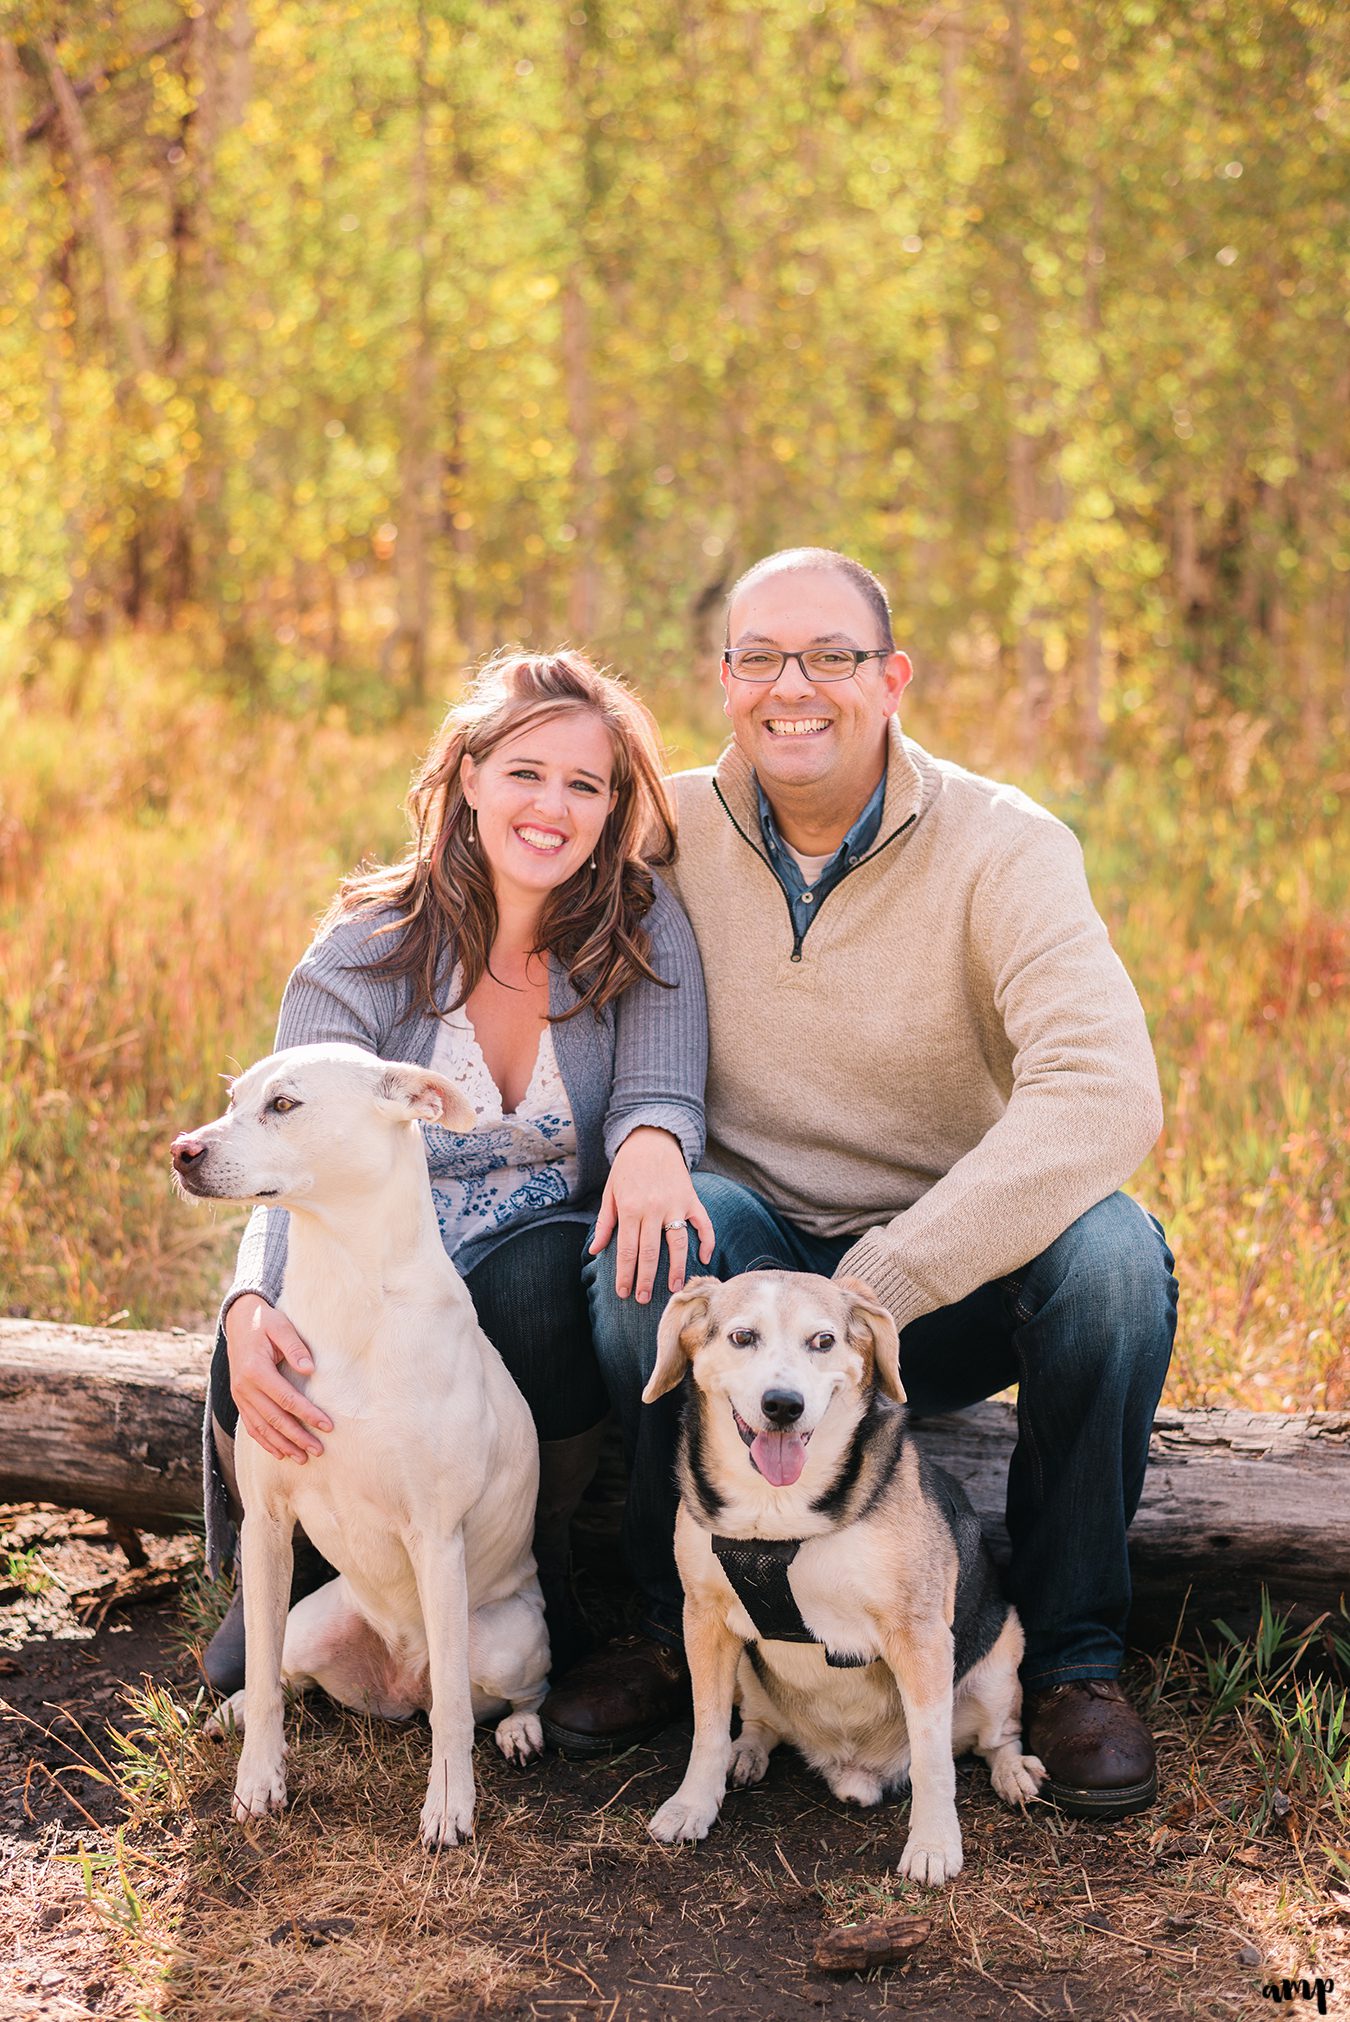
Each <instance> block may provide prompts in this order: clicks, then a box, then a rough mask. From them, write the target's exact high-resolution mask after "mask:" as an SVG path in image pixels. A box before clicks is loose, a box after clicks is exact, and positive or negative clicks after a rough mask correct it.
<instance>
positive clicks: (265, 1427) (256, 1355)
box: [225, 1292, 333, 1461]
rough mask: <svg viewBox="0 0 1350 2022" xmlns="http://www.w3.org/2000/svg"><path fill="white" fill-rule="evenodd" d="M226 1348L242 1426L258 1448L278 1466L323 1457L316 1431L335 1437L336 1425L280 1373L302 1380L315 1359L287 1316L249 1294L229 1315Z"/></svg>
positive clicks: (243, 1297)
mask: <svg viewBox="0 0 1350 2022" xmlns="http://www.w3.org/2000/svg"><path fill="white" fill-rule="evenodd" d="M225 1342H226V1346H227V1349H228V1352H229V1361H230V1390H231V1392H232V1393H233V1396H234V1401H235V1403H236V1404H237V1405H238V1406H239V1417H240V1421H241V1423H242V1424H243V1425H244V1426H245V1428H246V1429H247V1430H248V1431H249V1432H250V1433H251V1434H252V1435H253V1437H254V1439H256V1440H257V1442H258V1444H259V1446H261V1447H262V1448H263V1449H264V1450H265V1451H266V1452H268V1453H270V1454H272V1455H273V1456H274V1457H275V1458H276V1459H277V1460H298V1461H306V1460H308V1459H309V1456H310V1455H311V1454H312V1453H322V1452H323V1442H322V1440H320V1439H318V1438H316V1437H315V1430H317V1431H318V1432H331V1431H332V1430H333V1421H332V1419H331V1418H330V1417H329V1416H328V1414H327V1412H325V1411H321V1410H320V1409H319V1406H318V1405H317V1404H313V1403H311V1402H310V1400H309V1398H308V1397H306V1396H305V1394H304V1392H303V1391H300V1390H297V1389H296V1387H295V1385H294V1384H293V1383H288V1382H287V1381H286V1378H285V1377H284V1376H283V1375H282V1373H281V1364H282V1363H283V1362H285V1363H289V1365H290V1367H291V1368H292V1369H294V1370H296V1371H297V1372H298V1373H299V1374H300V1375H301V1376H309V1375H311V1374H312V1373H313V1369H314V1357H313V1356H312V1355H311V1354H310V1352H309V1349H308V1348H307V1347H306V1346H305V1344H304V1342H303V1341H302V1340H301V1339H300V1336H299V1335H298V1334H297V1333H296V1331H295V1329H294V1327H292V1325H291V1323H290V1321H289V1320H288V1319H287V1318H286V1315H285V1314H284V1313H279V1312H278V1311H277V1309H276V1307H275V1306H269V1305H268V1303H267V1301H266V1299H264V1298H262V1297H260V1296H259V1294H258V1293H256V1292H245V1293H244V1294H243V1296H242V1297H241V1298H238V1299H236V1300H235V1302H234V1304H233V1305H232V1306H231V1308H230V1310H229V1312H228V1313H227V1314H226V1315H225ZM311 1428H313V1429H311Z"/></svg>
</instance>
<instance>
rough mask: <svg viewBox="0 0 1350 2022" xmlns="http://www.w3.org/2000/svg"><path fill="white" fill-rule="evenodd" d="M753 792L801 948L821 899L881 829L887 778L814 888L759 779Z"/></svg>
mask: <svg viewBox="0 0 1350 2022" xmlns="http://www.w3.org/2000/svg"><path fill="white" fill-rule="evenodd" d="M755 792H756V793H757V794H758V796H759V832H760V834H761V835H762V836H763V838H764V849H765V853H766V854H767V856H768V859H769V862H770V863H771V864H772V865H773V868H774V870H775V872H776V873H777V877H778V882H779V884H780V885H781V886H782V887H783V890H784V892H785V893H786V895H787V902H788V910H789V911H790V912H791V914H792V931H793V934H794V936H795V937H796V941H797V945H798V947H800V946H801V943H802V942H803V940H804V939H805V938H806V930H807V928H808V927H809V926H810V924H811V922H812V920H813V919H814V918H815V916H816V912H817V909H818V908H819V906H820V902H821V900H822V899H824V898H825V897H827V895H828V894H829V893H830V892H832V891H833V890H834V888H835V886H836V885H837V884H838V883H839V882H840V880H841V879H843V878H846V877H847V876H848V874H849V872H850V871H851V870H852V869H853V867H854V865H855V864H857V863H861V861H862V859H863V858H864V857H865V856H866V855H867V852H868V851H869V850H870V849H871V847H872V845H873V843H874V842H875V841H876V839H877V830H878V829H879V828H880V827H881V809H882V803H883V802H884V801H885V798H886V775H885V773H884V772H883V773H882V775H881V778H880V779H879V780H878V782H877V790H876V792H875V793H874V794H873V795H872V798H871V799H870V800H869V801H868V803H867V805H866V807H865V808H864V809H863V811H862V813H861V814H860V815H859V816H858V819H857V820H856V821H855V822H854V824H853V826H852V828H851V829H850V830H849V832H848V834H847V835H846V836H845V837H844V840H843V841H842V842H841V843H840V845H839V847H838V849H837V850H836V851H835V853H834V855H833V856H832V857H831V858H830V861H829V862H828V863H827V864H826V866H825V868H824V870H823V871H822V872H821V874H820V876H819V877H818V878H817V879H816V881H815V883H814V884H813V885H808V884H807V882H806V879H805V878H804V877H803V876H802V874H801V870H800V868H799V867H798V864H797V860H796V858H795V857H794V856H793V855H792V853H791V851H790V850H789V849H788V847H787V845H786V843H785V842H784V841H783V838H782V836H781V835H779V833H778V824H777V822H776V821H775V820H774V818H773V809H772V808H771V807H770V806H769V799H768V795H767V794H766V793H765V791H764V788H763V787H762V786H761V785H760V783H759V781H758V779H756V781H755Z"/></svg>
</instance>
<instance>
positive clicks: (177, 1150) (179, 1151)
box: [169, 1131, 206, 1172]
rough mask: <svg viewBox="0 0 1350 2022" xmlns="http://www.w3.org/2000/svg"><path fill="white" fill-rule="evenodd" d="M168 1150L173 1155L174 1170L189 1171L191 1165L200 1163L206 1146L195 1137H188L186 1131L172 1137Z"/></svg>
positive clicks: (204, 1155) (204, 1154)
mask: <svg viewBox="0 0 1350 2022" xmlns="http://www.w3.org/2000/svg"><path fill="white" fill-rule="evenodd" d="M169 1150H170V1152H171V1153H172V1155H173V1169H174V1171H175V1172H191V1170H192V1168H193V1166H194V1165H200V1164H201V1162H202V1160H203V1159H204V1158H205V1157H206V1146H205V1145H204V1144H200V1143H198V1141H197V1139H196V1138H195V1137H189V1136H188V1134H187V1132H186V1131H184V1132H183V1134H182V1136H181V1137H176V1138H175V1139H174V1141H173V1143H172V1144H171V1145H170V1147H169Z"/></svg>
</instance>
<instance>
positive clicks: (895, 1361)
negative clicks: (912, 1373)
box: [838, 1278, 905, 1404]
mask: <svg viewBox="0 0 1350 2022" xmlns="http://www.w3.org/2000/svg"><path fill="white" fill-rule="evenodd" d="M838 1284H839V1289H840V1291H842V1292H847V1293H848V1303H849V1331H850V1333H851V1332H852V1331H853V1330H854V1329H855V1328H856V1329H857V1330H858V1332H859V1333H863V1334H866V1335H868V1336H869V1337H870V1339H871V1343H872V1368H873V1370H874V1372H875V1376H876V1381H877V1382H878V1383H879V1384H880V1385H881V1388H882V1389H883V1390H884V1391H885V1392H886V1395H887V1396H888V1397H893V1398H894V1399H895V1401H896V1403H897V1404H903V1403H904V1401H905V1386H904V1384H903V1383H902V1382H901V1381H900V1335H899V1333H898V1331H897V1329H896V1325H895V1321H894V1320H893V1319H892V1318H891V1315H890V1314H889V1313H888V1312H887V1311H886V1308H885V1307H884V1306H883V1305H882V1304H881V1303H880V1302H879V1300H878V1298H877V1295H876V1293H875V1292H874V1291H873V1290H872V1287H871V1286H870V1285H865V1284H864V1283H863V1281H862V1279H861V1278H840V1279H839V1280H838Z"/></svg>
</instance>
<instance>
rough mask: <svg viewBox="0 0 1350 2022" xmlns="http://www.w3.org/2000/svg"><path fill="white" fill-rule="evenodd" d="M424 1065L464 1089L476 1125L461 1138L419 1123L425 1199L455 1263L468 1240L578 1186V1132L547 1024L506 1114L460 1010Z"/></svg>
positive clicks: (445, 1023) (446, 1020)
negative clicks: (524, 1083)
mask: <svg viewBox="0 0 1350 2022" xmlns="http://www.w3.org/2000/svg"><path fill="white" fill-rule="evenodd" d="M428 1065H429V1066H430V1067H431V1068H432V1070H433V1071H434V1072H435V1073H437V1074H443V1075H444V1076H445V1078H446V1080H447V1081H453V1082H454V1084H455V1086H456V1087H457V1088H461V1089H463V1091H464V1093H465V1095H467V1096H468V1098H469V1100H470V1102H471V1103H472V1104H473V1107H474V1115H475V1118H476V1119H477V1120H476V1122H475V1124H474V1127H473V1129H472V1131H469V1132H467V1133H466V1134H465V1135H464V1136H460V1135H459V1134H458V1133H457V1132H455V1131H450V1130H441V1129H439V1128H437V1127H436V1126H435V1125H431V1124H425V1125H423V1133H424V1135H425V1137H426V1142H427V1167H428V1170H429V1172H430V1175H431V1197H432V1199H433V1201H434V1202H435V1204H436V1216H437V1219H438V1221H439V1222H440V1225H441V1239H442V1241H443V1242H444V1244H445V1247H446V1249H447V1250H448V1251H449V1253H450V1255H451V1256H452V1257H453V1256H454V1255H455V1253H456V1252H457V1251H458V1250H459V1248H460V1247H461V1245H462V1244H464V1243H467V1242H469V1241H470V1240H471V1239H472V1238H473V1237H475V1236H482V1235H487V1234H489V1233H490V1232H491V1231H492V1230H494V1229H500V1228H504V1227H505V1226H506V1224H507V1223H508V1222H516V1221H521V1220H524V1219H525V1218H526V1217H528V1216H529V1215H531V1214H534V1213H537V1212H538V1211H539V1210H540V1209H541V1208H548V1207H553V1206H555V1205H556V1204H557V1203H558V1202H560V1201H564V1200H566V1199H567V1197H568V1195H569V1194H570V1193H571V1192H572V1191H573V1190H574V1188H575V1186H576V1180H577V1134H576V1126H575V1123H574V1122H573V1118H572V1107H571V1104H570V1103H569V1101H568V1099H567V1089H566V1087H565V1086H564V1083H563V1078H562V1075H561V1073H560V1072H559V1070H558V1059H557V1054H556V1053H555V1051H554V1046H553V1028H552V1026H550V1025H545V1027H544V1029H543V1031H542V1033H541V1034H540V1037H539V1053H538V1057H537V1058H536V1060H535V1063H534V1072H533V1074H532V1075H531V1076H530V1085H529V1087H528V1088H527V1089H526V1091H525V1093H524V1095H523V1096H522V1097H521V1100H520V1103H519V1105H518V1107H517V1108H515V1109H513V1110H512V1111H511V1112H510V1114H509V1115H504V1114H503V1112H502V1098H501V1093H500V1091H499V1089H498V1087H497V1084H496V1082H495V1081H494V1080H493V1079H492V1076H491V1074H490V1073H489V1072H488V1066H487V1062H486V1061H485V1060H484V1058H483V1052H482V1048H481V1047H480V1046H479V1044H478V1036H477V1034H476V1033H475V1031H474V1029H473V1021H472V1020H471V1019H470V1017H469V1014H468V1012H467V1010H466V1009H465V1008H464V1006H463V1005H461V1006H460V1007H459V1009H458V1010H457V1011H448V1012H446V1013H445V1015H444V1016H443V1017H442V1019H441V1022H440V1029H439V1031H438V1032H437V1034H436V1045H435V1049H434V1051H433V1053H432V1056H431V1059H430V1061H429V1063H428Z"/></svg>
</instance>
